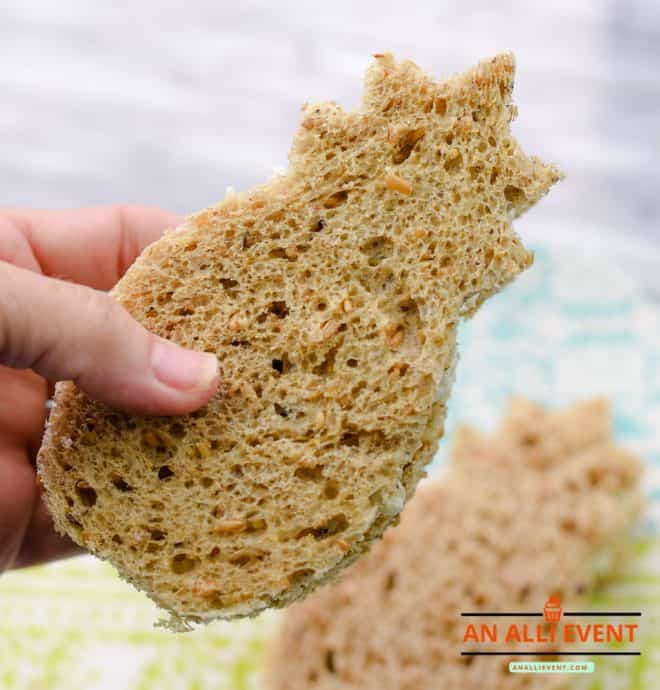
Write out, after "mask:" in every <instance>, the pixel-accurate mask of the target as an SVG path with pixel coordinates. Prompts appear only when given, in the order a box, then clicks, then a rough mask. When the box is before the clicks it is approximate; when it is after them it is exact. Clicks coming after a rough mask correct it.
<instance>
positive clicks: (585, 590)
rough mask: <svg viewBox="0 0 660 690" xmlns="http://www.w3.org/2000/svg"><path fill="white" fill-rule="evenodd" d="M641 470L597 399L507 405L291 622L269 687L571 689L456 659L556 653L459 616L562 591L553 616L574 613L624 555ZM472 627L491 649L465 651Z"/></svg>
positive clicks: (527, 603)
mask: <svg viewBox="0 0 660 690" xmlns="http://www.w3.org/2000/svg"><path fill="white" fill-rule="evenodd" d="M640 470H641V464H640V462H639V461H638V460H637V458H635V457H633V456H631V455H629V454H628V453H626V452H625V451H623V450H621V449H620V448H618V447H616V446H615V445H614V443H613V441H612V438H611V432H610V417H609V413H608V406H607V403H606V402H605V401H603V400H593V401H590V402H585V403H581V404H578V405H576V406H574V407H571V408H568V409H565V410H561V411H558V412H546V411H544V410H543V409H542V408H540V407H538V406H537V405H534V404H532V403H530V402H528V401H526V400H517V401H515V402H513V403H512V405H511V406H510V408H509V411H508V414H507V415H506V418H505V420H504V423H503V425H502V426H501V427H500V429H499V430H498V432H497V433H496V434H495V436H494V437H485V436H482V435H481V434H479V433H477V432H474V431H472V430H470V429H468V428H465V427H464V428H462V429H461V430H460V431H459V432H458V433H457V435H456V443H455V445H454V447H453V452H452V458H451V461H450V466H449V469H448V471H447V473H446V475H445V476H444V477H442V478H438V479H434V480H432V481H429V482H427V483H424V484H422V486H420V487H419V489H418V491H417V493H416V495H415V497H414V498H413V500H412V501H411V502H410V503H409V505H408V506H407V507H406V509H405V511H404V512H403V515H402V518H401V524H400V525H399V526H398V527H395V528H393V529H390V530H388V531H387V532H386V533H385V535H384V536H383V539H382V540H381V541H380V542H379V543H378V544H376V545H375V546H374V547H373V549H372V550H371V552H370V553H369V554H368V555H367V556H365V557H364V558H363V559H362V560H361V561H360V562H359V563H356V564H355V565H354V566H353V567H352V568H351V569H349V570H348V571H347V572H346V573H345V575H344V576H343V578H342V579H341V581H340V582H339V583H338V584H337V585H335V586H332V587H324V588H322V589H321V590H319V591H318V592H315V593H314V594H313V595H311V596H310V597H309V598H308V599H307V600H305V601H304V602H302V603H300V604H296V605H294V606H292V607H291V608H290V609H289V610H288V611H287V612H286V614H285V615H284V620H283V624H282V628H281V631H280V635H279V636H278V637H277V638H275V640H274V643H273V646H272V648H271V651H270V663H269V668H268V674H267V678H266V680H267V681H268V682H267V684H266V686H267V687H268V689H269V690H312V689H313V690H330V688H332V689H336V688H342V690H437V689H438V688H442V689H443V690H483V689H484V688H487V689H488V690H500V689H501V690H524V689H525V688H527V689H528V690H531V689H532V688H533V689H534V690H550V689H551V688H563V689H564V690H566V688H567V687H575V685H574V680H570V678H571V676H570V675H569V676H567V675H565V674H536V675H534V676H530V675H528V674H524V673H523V674H518V673H513V674H512V673H509V670H508V664H509V661H510V660H511V658H510V657H509V656H501V657H492V656H488V657H486V656H478V657H462V656H461V654H460V652H461V651H463V650H470V649H472V650H474V649H475V648H476V649H478V650H482V651H483V650H484V649H486V650H488V651H498V652H502V651H515V650H516V649H518V650H519V651H525V652H529V651H530V650H537V651H545V652H553V651H558V646H557V645H561V644H562V641H561V639H560V637H561V634H560V633H558V634H557V642H556V643H555V645H554V646H553V645H552V644H549V645H547V646H545V647H543V646H541V645H530V644H528V643H516V642H511V641H509V642H506V641H505V639H504V638H505V633H504V632H503V630H504V631H506V630H507V628H508V625H509V619H504V620H502V619H499V620H498V619H493V618H483V619H481V618H476V619H474V618H473V619H466V618H461V615H460V614H461V612H466V611H489V612H492V611H542V610H543V607H544V603H545V602H546V601H547V599H548V598H549V596H550V595H552V594H559V597H560V601H561V603H562V605H563V606H564V610H570V609H571V608H572V609H573V610H575V609H578V610H581V609H582V608H583V606H584V599H585V598H588V597H589V596H590V595H591V593H592V591H593V588H594V586H595V585H596V584H597V583H598V582H599V580H601V579H603V578H605V577H609V576H612V575H613V574H615V572H616V566H617V561H618V560H619V559H620V557H621V556H622V555H625V544H626V542H627V538H628V536H629V534H630V530H631V527H632V526H633V524H634V523H635V521H636V519H637V517H638V516H639V514H640V511H641V508H642V506H643V499H642V493H641V490H640V487H639V477H640ZM541 620H542V619H541ZM567 620H569V622H570V620H571V619H567ZM469 622H473V623H474V624H475V625H476V626H477V627H478V626H479V625H480V624H481V623H489V624H490V625H493V624H495V623H499V625H498V628H499V631H500V632H499V638H498V641H497V642H496V643H490V642H489V643H487V644H482V645H475V644H474V643H473V642H468V643H464V641H463V637H464V633H465V630H466V625H467V623H469ZM511 622H512V623H514V622H515V623H519V624H522V623H524V622H526V620H525V619H511ZM536 622H537V621H536V619H532V621H530V623H529V629H530V631H534V630H536ZM573 622H575V621H573ZM530 634H532V635H534V633H533V632H531V633H530ZM546 635H547V633H546ZM577 647H580V648H581V649H582V648H583V645H579V644H578V645H577ZM564 648H565V647H564ZM575 648H576V646H575V645H574V646H573V649H575ZM513 658H517V659H518V660H521V659H525V660H534V659H535V657H531V658H530V657H515V656H514V657H513ZM537 658H538V659H545V660H547V656H546V657H537ZM578 687H579V686H578Z"/></svg>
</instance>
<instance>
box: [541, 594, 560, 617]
mask: <svg viewBox="0 0 660 690" xmlns="http://www.w3.org/2000/svg"><path fill="white" fill-rule="evenodd" d="M543 615H544V616H545V620H546V621H548V623H559V619H560V618H561V603H560V601H559V599H558V598H557V597H556V596H555V595H554V594H551V595H550V597H549V598H548V601H546V602H545V606H544V607H543Z"/></svg>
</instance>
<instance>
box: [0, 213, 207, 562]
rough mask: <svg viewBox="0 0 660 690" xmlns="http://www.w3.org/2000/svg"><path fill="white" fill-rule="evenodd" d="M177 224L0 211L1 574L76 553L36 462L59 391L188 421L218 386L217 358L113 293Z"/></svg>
mask: <svg viewBox="0 0 660 690" xmlns="http://www.w3.org/2000/svg"><path fill="white" fill-rule="evenodd" d="M179 222H180V219H179V218H178V217H177V216H176V215H174V214H172V213H169V212H167V211H163V210H160V209H156V208H149V207H138V206H105V207H97V208H86V209H80V210H62V211H31V210H23V209H1V208H0V573H1V572H2V571H4V570H6V569H8V568H16V567H23V566H27V565H32V564H35V563H40V562H43V561H47V560H51V559H54V558H59V557H62V556H65V555H67V554H71V553H74V552H75V551H76V549H77V547H75V546H74V544H73V543H72V542H71V541H70V540H68V539H67V538H64V537H61V536H59V535H57V534H56V533H55V532H54V530H53V525H52V522H51V519H50V516H49V514H48V511H47V510H46V507H45V504H44V502H43V500H42V497H41V490H40V487H39V485H38V482H37V479H36V474H35V459H36V455H37V451H38V450H39V446H40V444H41V438H42V434H43V429H44V423H45V419H46V414H47V408H46V401H47V400H48V398H49V396H50V394H51V393H52V390H53V385H54V382H55V381H58V380H73V381H75V383H76V385H77V386H78V387H79V388H80V389H81V390H83V391H84V392H85V393H87V394H88V395H90V396H91V397H93V398H95V399H97V400H100V401H101V402H104V403H107V404H109V405H111V406H112V407H115V408H117V409H119V410H123V411H126V412H132V413H137V414H157V415H170V414H183V413H186V412H191V411H193V410H195V409H197V408H199V407H201V406H203V405H204V404H206V403H207V402H208V401H209V400H210V398H211V397H212V396H213V394H214V393H215V391H216V390H217V386H218V378H219V376H218V365H217V360H216V358H215V356H214V355H209V354H205V353H199V352H193V351H190V350H185V349H183V348H179V347H178V346H176V345H173V344H172V343H168V342H167V341H165V340H163V339H161V338H159V337H157V336H155V335H153V334H151V333H149V332H148V331H146V330H145V329H144V328H142V326H140V325H139V324H138V323H137V322H136V321H135V320H134V319H133V318H132V317H131V316H130V315H129V314H128V312H126V311H125V310H124V309H123V308H122V307H120V306H119V305H118V304H117V303H116V302H114V301H113V300H112V298H111V297H110V296H109V295H108V294H107V292H106V291H107V290H109V289H110V288H111V287H112V286H113V285H114V284H115V283H116V282H117V281H118V280H119V279H120V278H121V276H122V275H123V274H124V273H125V271H126V270H127V269H128V267H129V266H130V265H131V264H132V263H133V261H134V260H135V258H136V257H137V256H138V255H139V254H140V252H141V251H142V249H143V248H144V247H146V246H147V245H148V244H150V243H151V242H153V241H154V240H156V239H158V237H160V235H161V234H162V233H163V231H164V230H165V229H166V228H170V227H174V226H176V225H177V224H178V223H179Z"/></svg>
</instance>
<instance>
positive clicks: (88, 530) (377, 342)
mask: <svg viewBox="0 0 660 690" xmlns="http://www.w3.org/2000/svg"><path fill="white" fill-rule="evenodd" d="M513 73H514V62H513V57H512V56H511V55H500V56H498V57H496V58H494V59H492V60H489V61H487V62H483V63H481V64H480V65H479V66H478V67H476V68H475V69H473V70H471V71H469V72H467V73H465V74H463V75H461V76H457V77H453V78H451V79H449V80H448V81H446V82H443V83H434V82H433V81H432V80H431V79H430V78H429V77H428V76H426V75H425V74H424V73H423V72H422V71H421V70H420V69H419V68H418V67H417V66H416V65H414V64H413V63H411V62H400V63H398V62H395V61H394V59H393V58H392V57H391V55H382V56H379V57H377V58H376V60H375V62H374V63H373V64H372V65H371V67H370V68H369V70H368V72H367V75H366V84H365V92H364V99H363V103H362V105H361V107H360V108H359V109H358V110H357V111H355V112H345V111H344V110H342V109H341V108H340V107H338V106H337V105H335V104H333V103H322V104H318V105H307V106H304V108H303V114H302V124H301V127H300V129H299V131H298V133H297V134H296V136H295V139H294V142H293V146H292V149H291V153H290V167H289V169H288V172H287V173H286V174H283V175H280V176H277V177H275V178H274V179H272V180H271V181H270V182H268V183H267V184H265V185H263V186H260V187H257V188H255V189H253V190H252V191H250V192H247V193H244V194H238V195H234V194H232V195H229V196H228V198H226V199H225V200H224V201H223V202H221V203H220V204H218V205H217V206H214V207H211V208H208V209H206V210H204V211H202V212H200V213H198V214H196V215H193V216H191V217H190V218H189V219H187V221H186V222H185V224H184V225H183V226H181V227H180V228H178V229H177V230H176V231H172V232H169V233H167V234H166V235H165V236H164V237H163V238H162V239H161V240H159V241H157V242H156V243H154V244H152V245H151V246H150V247H148V248H147V249H146V250H145V251H144V252H143V254H142V255H141V256H140V257H139V258H138V260H137V261H136V262H135V264H134V265H133V266H132V267H131V268H130V270H129V271H128V272H127V273H126V275H125V276H124V277H123V278H122V280H121V281H120V282H119V283H118V285H117V286H116V288H115V289H114V291H113V294H114V297H115V298H116V300H117V301H118V302H119V303H120V304H121V305H123V306H124V307H125V308H126V309H128V311H129V312H130V313H131V314H132V315H133V316H134V317H135V318H136V319H138V320H139V321H140V322H141V323H142V324H143V325H144V326H145V327H146V328H148V329H149V330H150V331H152V332H154V333H157V334H159V335H161V336H163V337H165V338H168V339H170V340H172V341H174V342H176V343H179V344H180V345H184V346H186V347H190V348H195V349H197V350H203V351H206V352H213V353H215V354H216V355H217V357H218V359H219V361H220V366H221V370H222V384H221V387H220V390H219V392H218V394H217V395H216V397H215V398H214V399H213V400H212V401H211V402H210V403H209V404H208V405H207V406H206V407H205V408H204V409H202V410H200V411H198V412H195V413H193V414H190V415H187V416H182V417H178V418H155V417H154V418H144V417H131V416H126V415H123V414H120V413H118V412H115V411H113V410H111V409H108V408H107V407H105V406H103V405H101V404H99V403H97V402H94V401H92V400H90V399H88V398H87V397H86V396H85V395H84V394H82V393H81V392H80V391H78V390H77V389H76V387H75V386H74V385H73V384H72V383H61V384H59V385H58V388H57V392H56V397H55V401H56V404H55V408H54V410H53V412H52V414H51V418H50V422H49V426H48V429H47V432H46V435H45V439H44V443H43V446H42V449H41V451H40V454H39V459H38V463H39V471H40V476H41V480H42V482H43V485H44V487H45V489H46V498H47V502H48V505H49V507H50V510H51V512H52V514H53V516H54V518H55V524H56V526H57V528H58V529H59V530H60V531H62V532H65V533H67V534H69V535H70V536H71V537H72V538H73V539H74V540H75V541H76V542H78V543H79V544H82V545H83V546H85V547H87V548H88V549H89V550H91V551H92V552H93V553H95V554H97V555H98V556H100V557H102V558H106V559H108V560H110V561H111V562H112V563H113V564H114V565H115V566H116V567H117V569H118V570H119V572H120V573H121V574H122V575H123V576H124V577H126V578H127V579H128V580H130V581H131V582H132V583H133V584H135V585H136V586H137V587H139V588H140V589H142V590H144V591H145V592H147V593H148V594H149V595H150V596H151V597H152V598H153V599H154V600H155V601H156V602H157V603H158V604H160V605H161V606H162V607H164V608H165V609H167V610H169V611H170V612H172V613H173V614H174V615H175V616H177V617H178V618H179V619H181V620H188V621H201V620H208V619H211V618H214V617H232V616H239V615H251V614H254V613H256V612H257V611H259V610H261V609H263V608H265V607H267V606H282V605H285V604H287V603H289V602H291V601H293V600H295V599H297V598H300V597H301V596H303V595H304V594H305V593H306V592H307V591H309V590H311V589H312V588H314V587H315V586H316V585H318V584H319V583H321V582H325V581H327V580H328V579H330V578H332V576H333V575H334V574H336V573H337V572H338V571H339V570H340V569H341V568H343V567H345V566H347V565H348V564H350V563H351V562H352V561H353V560H355V559H356V558H357V557H358V556H359V555H360V554H361V553H362V552H363V551H365V550H366V549H367V548H368V546H369V545H370V543H371V542H373V541H374V540H375V539H376V538H377V537H379V536H380V535H381V534H382V532H383V530H384V529H385V528H386V527H387V525H389V524H390V523H391V522H392V521H393V520H395V519H396V516H397V514H398V513H399V512H400V510H401V509H402V507H403V505H404V502H405V500H406V499H408V498H409V497H410V496H411V495H412V493H413V490H414V488H415V485H416V484H417V482H418V480H419V479H420V478H421V477H422V475H423V472H424V466H425V465H426V464H427V463H428V462H429V460H430V459H431V458H432V457H433V454H434V452H435V450H436V447H437V443H438V438H439V437H440V436H441V435H442V429H443V421H444V418H445V402H446V397H447V395H448V392H449V387H450V386H449V385H448V384H449V383H450V377H451V375H452V372H453V366H454V360H455V355H456V353H455V349H456V326H457V323H458V321H459V319H460V318H461V317H463V316H466V315H469V314H471V313H472V312H473V311H474V310H475V309H476V308H477V306H478V305H479V304H480V303H481V302H482V301H483V300H484V299H485V298H486V297H487V296H488V295H490V294H491V293H493V292H495V291H496V290H498V289H499V288H500V287H502V286H503V285H504V284H506V283H507V282H509V281H510V280H512V279H513V278H514V277H515V276H516V274H517V273H519V272H520V271H521V270H523V269H524V268H526V267H527V266H529V265H530V263H531V261H532V257H531V254H530V253H529V252H528V251H526V250H525V249H524V248H523V246H522V245H521V243H520V241H519V240H518V238H517V236H516V235H515V234H514V232H513V231H512V229H511V219H512V218H513V217H515V216H517V215H518V214H519V213H521V212H522V211H523V210H525V209H526V208H527V207H528V206H530V205H531V204H533V203H534V202H535V201H537V199H539V197H541V196H542V195H543V194H544V193H545V192H546V191H547V189H548V188H549V186H550V185H551V184H552V183H553V182H555V181H556V180H557V179H558V178H559V173H558V171H557V170H556V169H555V168H554V167H552V166H547V165H544V164H543V163H541V162H540V161H539V160H537V159H535V158H529V157H527V156H526V155H524V154H523V153H522V151H521V150H520V148H519V147H518V145H517V143H516V142H515V141H514V139H513V138H512V137H511V134H510V132H509V123H510V121H511V119H512V118H513V116H514V114H515V108H514V106H513V105H512V104H511V89H512V82H513ZM438 391H440V392H439V393H438Z"/></svg>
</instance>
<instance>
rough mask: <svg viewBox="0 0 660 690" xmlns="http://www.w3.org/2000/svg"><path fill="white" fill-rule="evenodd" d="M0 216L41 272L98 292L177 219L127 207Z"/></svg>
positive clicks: (6, 212)
mask: <svg viewBox="0 0 660 690" xmlns="http://www.w3.org/2000/svg"><path fill="white" fill-rule="evenodd" d="M0 218H4V219H5V220H6V221H8V222H9V224H10V226H13V230H14V231H15V232H18V233H19V236H20V237H21V238H24V239H25V242H26V243H27V249H28V250H29V251H30V252H31V253H32V254H33V256H34V259H35V261H36V264H37V265H38V267H39V268H40V270H41V271H42V272H43V273H44V274H45V275H48V276H52V277H56V278H63V279H65V280H70V281H73V282H75V283H81V284H83V285H88V286H90V287H93V288H96V289H98V290H109V289H110V288H111V287H113V286H114V285H115V283H116V282H117V281H118V280H119V279H120V278H121V277H122V275H123V274H124V273H125V272H126V270H127V269H128V267H129V266H130V265H131V264H132V263H133V261H135V259H136V258H137V256H138V255H139V254H140V252H141V251H142V250H143V249H144V248H145V247H146V246H147V245H149V244H151V243H152V242H154V241H155V240H157V239H158V238H159V237H160V236H161V235H162V234H163V232H164V231H165V230H166V229H167V228H171V227H175V226H176V225H178V224H179V223H181V220H182V219H181V217H180V216H177V215H176V214H174V213H171V212H169V211H164V210H162V209H158V208H152V207H148V206H126V205H121V206H97V207H91V208H83V209H76V210H61V211H59V210H58V211H32V210H25V209H5V210H2V209H0ZM0 244H1V240H0ZM0 249H1V248H0ZM27 267H28V266H26V268H27Z"/></svg>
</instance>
